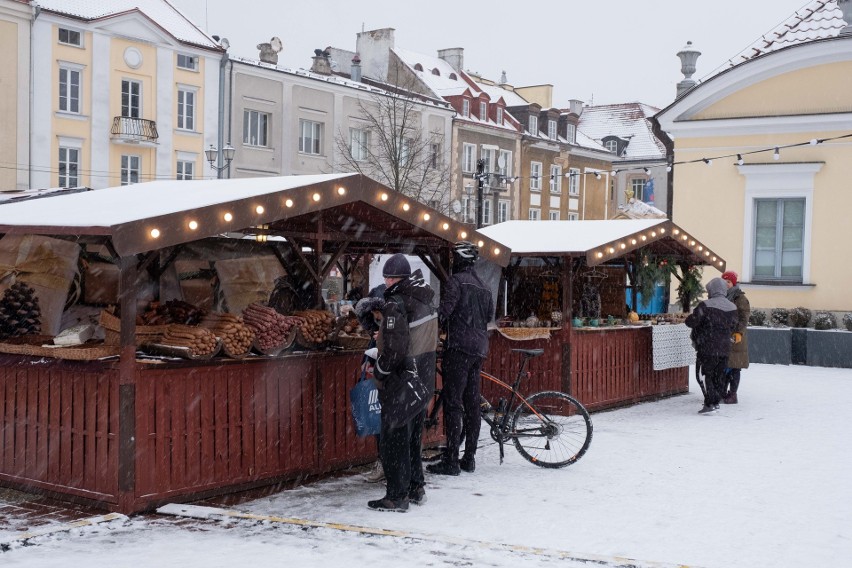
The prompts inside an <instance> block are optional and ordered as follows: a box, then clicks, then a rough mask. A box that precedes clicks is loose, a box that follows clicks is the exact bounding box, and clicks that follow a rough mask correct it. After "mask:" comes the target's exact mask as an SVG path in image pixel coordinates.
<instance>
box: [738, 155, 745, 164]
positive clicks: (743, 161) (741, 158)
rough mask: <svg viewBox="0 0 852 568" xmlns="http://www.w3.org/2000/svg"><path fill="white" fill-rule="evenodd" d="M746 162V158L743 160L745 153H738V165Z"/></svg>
mask: <svg viewBox="0 0 852 568" xmlns="http://www.w3.org/2000/svg"><path fill="white" fill-rule="evenodd" d="M744 163H745V160H743V155H742V154H737V165H738V166H741V165H743V164H744Z"/></svg>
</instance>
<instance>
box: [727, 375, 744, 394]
mask: <svg viewBox="0 0 852 568" xmlns="http://www.w3.org/2000/svg"><path fill="white" fill-rule="evenodd" d="M741 370H742V369H728V376H727V379H728V385H730V386H729V388H728V391H727V393H728V394H737V389H738V388H740V371H741Z"/></svg>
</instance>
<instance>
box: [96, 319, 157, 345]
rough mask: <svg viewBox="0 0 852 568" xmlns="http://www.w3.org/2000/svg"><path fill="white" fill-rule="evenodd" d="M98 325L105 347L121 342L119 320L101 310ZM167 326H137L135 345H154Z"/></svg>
mask: <svg viewBox="0 0 852 568" xmlns="http://www.w3.org/2000/svg"><path fill="white" fill-rule="evenodd" d="M98 323H99V324H100V325H101V327H103V328H104V343H105V344H107V345H119V343H120V340H121V334H120V331H121V320H120V319H118V318H117V317H115V316H114V315H113V314H111V313H109V312H108V311H106V310H101V315H100V317H99V318H98ZM166 328H168V326H167V325H137V326H136V345H142V344H143V343H149V342H150V343H155V342H157V341H159V340H160V339H162V337H163V334H164V333H165V332H166Z"/></svg>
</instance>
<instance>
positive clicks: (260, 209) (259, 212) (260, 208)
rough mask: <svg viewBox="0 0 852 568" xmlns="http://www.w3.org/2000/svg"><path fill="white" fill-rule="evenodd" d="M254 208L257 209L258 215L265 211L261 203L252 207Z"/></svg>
mask: <svg viewBox="0 0 852 568" xmlns="http://www.w3.org/2000/svg"><path fill="white" fill-rule="evenodd" d="M254 210H255V211H257V214H258V215H260V214H261V213H263V212H264V211H265V209H264V208H263V205H258V206H257V207H255V208H254Z"/></svg>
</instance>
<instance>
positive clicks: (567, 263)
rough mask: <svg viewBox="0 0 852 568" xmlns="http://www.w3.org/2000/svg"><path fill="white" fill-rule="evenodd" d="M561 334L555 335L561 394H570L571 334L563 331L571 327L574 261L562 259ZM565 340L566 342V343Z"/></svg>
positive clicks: (566, 258) (570, 258) (567, 258)
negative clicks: (558, 346)
mask: <svg viewBox="0 0 852 568" xmlns="http://www.w3.org/2000/svg"><path fill="white" fill-rule="evenodd" d="M561 272H562V333H559V334H557V337H559V338H560V339H561V344H562V392H565V393H568V394H571V384H572V381H571V334H569V333H565V330H567V329H569V328H570V326H572V323H571V319H572V318H573V317H574V310H573V302H574V259H573V258H572V257H570V256H563V257H562V271H561ZM566 339H567V341H566Z"/></svg>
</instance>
